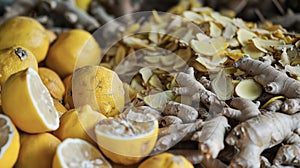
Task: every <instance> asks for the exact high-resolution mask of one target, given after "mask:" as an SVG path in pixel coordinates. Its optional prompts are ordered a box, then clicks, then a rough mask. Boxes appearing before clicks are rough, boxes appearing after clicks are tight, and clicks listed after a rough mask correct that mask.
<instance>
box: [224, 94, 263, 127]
mask: <svg viewBox="0 0 300 168" xmlns="http://www.w3.org/2000/svg"><path fill="white" fill-rule="evenodd" d="M230 105H231V106H232V107H234V108H236V109H237V110H236V109H233V108H230V107H225V108H224V110H223V115H225V116H226V117H229V118H232V119H235V120H238V121H246V120H248V119H250V118H252V117H256V116H257V115H259V114H260V111H259V109H258V107H259V104H255V103H253V102H252V101H251V100H249V99H245V98H241V97H237V98H233V99H232V101H231V103H230Z"/></svg>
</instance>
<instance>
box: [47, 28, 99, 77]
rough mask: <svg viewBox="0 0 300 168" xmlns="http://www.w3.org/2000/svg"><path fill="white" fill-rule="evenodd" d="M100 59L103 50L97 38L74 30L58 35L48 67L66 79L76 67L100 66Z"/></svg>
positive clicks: (49, 57)
mask: <svg viewBox="0 0 300 168" xmlns="http://www.w3.org/2000/svg"><path fill="white" fill-rule="evenodd" d="M100 57H101V50H100V47H99V45H98V43H97V41H96V40H95V38H94V37H93V36H92V35H91V34H90V33H89V32H87V31H84V30H79V29H73V30H70V31H68V32H63V33H61V34H59V35H58V38H57V40H56V41H55V42H54V44H53V45H52V46H51V47H50V49H49V53H48V56H47V58H46V65H47V66H48V67H50V68H51V69H53V70H54V71H55V72H57V73H58V74H59V76H61V77H65V76H67V75H69V74H71V73H72V72H73V71H74V68H75V67H76V68H79V67H83V66H86V65H95V64H98V63H99V61H100Z"/></svg>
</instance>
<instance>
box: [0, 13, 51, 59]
mask: <svg viewBox="0 0 300 168" xmlns="http://www.w3.org/2000/svg"><path fill="white" fill-rule="evenodd" d="M0 37H1V38H0V49H3V48H8V47H12V46H15V45H20V46H23V47H25V48H27V49H29V50H30V51H31V52H32V53H33V54H34V56H35V57H36V59H37V61H38V62H41V61H42V60H44V59H45V58H46V54H47V51H48V48H49V43H50V42H49V37H48V35H47V32H46V29H45V28H44V27H43V26H42V25H41V24H40V23H39V22H38V21H36V20H34V19H32V18H29V17H24V16H18V17H14V18H11V19H8V20H7V21H5V22H4V23H2V24H1V25H0Z"/></svg>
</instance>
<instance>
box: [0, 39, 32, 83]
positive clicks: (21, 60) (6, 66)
mask: <svg viewBox="0 0 300 168" xmlns="http://www.w3.org/2000/svg"><path fill="white" fill-rule="evenodd" d="M0 39H1V38H0ZM29 67H31V68H33V69H34V70H37V69H38V64H37V61H36V59H35V57H34V55H33V54H32V53H31V52H30V51H29V50H28V49H26V48H24V47H21V46H15V47H10V48H5V49H2V50H0V85H2V84H3V83H4V82H5V81H6V79H7V78H8V77H9V76H10V75H12V74H14V73H16V72H19V71H22V70H24V69H27V68H29Z"/></svg>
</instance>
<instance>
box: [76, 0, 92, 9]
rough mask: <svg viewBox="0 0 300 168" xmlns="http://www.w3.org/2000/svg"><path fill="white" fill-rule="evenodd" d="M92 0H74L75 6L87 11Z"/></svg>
mask: <svg viewBox="0 0 300 168" xmlns="http://www.w3.org/2000/svg"><path fill="white" fill-rule="evenodd" d="M91 1H92V0H76V1H75V2H76V6H77V7H78V8H80V9H82V10H84V11H87V10H88V8H89V5H90V3H91Z"/></svg>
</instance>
